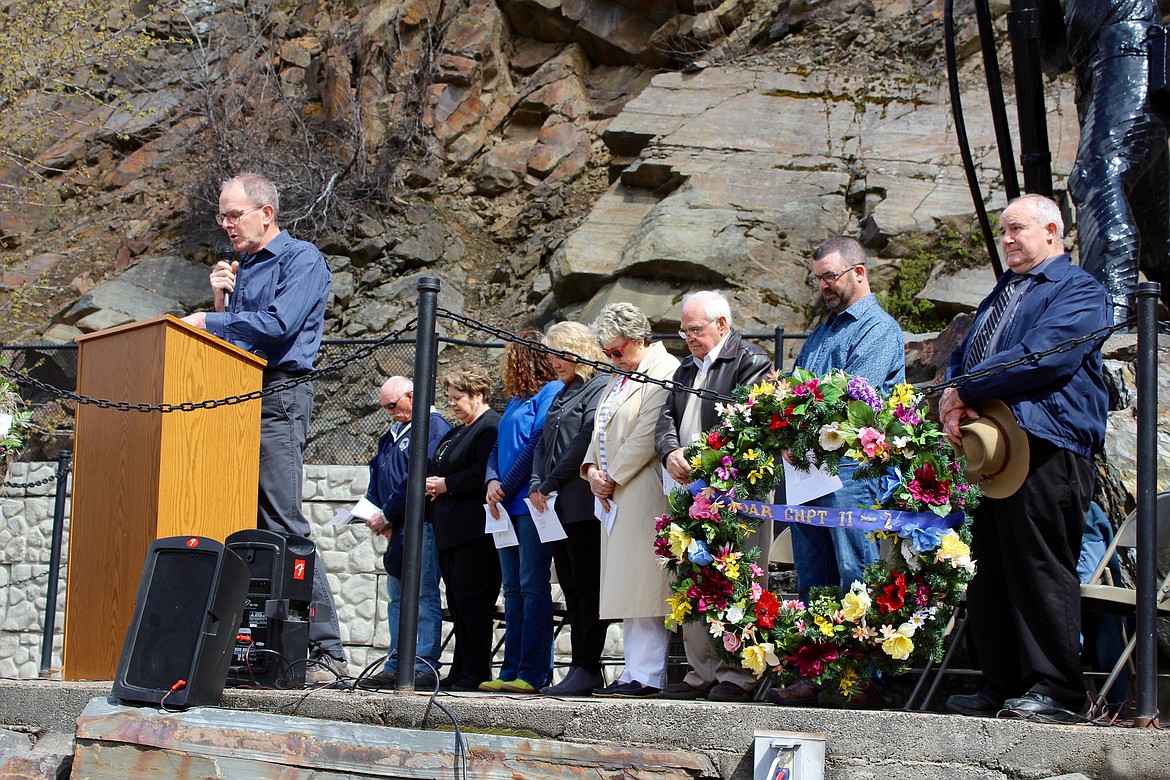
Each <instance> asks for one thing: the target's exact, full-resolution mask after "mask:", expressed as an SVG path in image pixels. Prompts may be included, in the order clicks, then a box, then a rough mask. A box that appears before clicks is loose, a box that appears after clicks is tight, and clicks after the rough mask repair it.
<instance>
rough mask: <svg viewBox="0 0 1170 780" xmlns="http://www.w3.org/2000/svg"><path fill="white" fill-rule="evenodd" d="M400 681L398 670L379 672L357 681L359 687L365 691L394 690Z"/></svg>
mask: <svg viewBox="0 0 1170 780" xmlns="http://www.w3.org/2000/svg"><path fill="white" fill-rule="evenodd" d="M397 681H398V672H378V673H377V674H372V675H370V676H369V677H362V678H361V679H359V680H358V681H357V687H359V688H361V689H362V690H364V691H392V690H394V684H395V683H396V682H397Z"/></svg>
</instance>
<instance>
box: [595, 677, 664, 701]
mask: <svg viewBox="0 0 1170 780" xmlns="http://www.w3.org/2000/svg"><path fill="white" fill-rule="evenodd" d="M593 695H594V696H597V697H600V698H602V699H657V698H658V689H657V688H655V687H653V686H650V685H643V684H642V683H640V682H637V681H636V680H635V681H634V682H628V683H624V682H614V683H611V684H609V685H607V686H606V687H604V688H595V689H594V690H593Z"/></svg>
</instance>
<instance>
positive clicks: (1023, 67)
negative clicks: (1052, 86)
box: [1008, 0, 1052, 198]
mask: <svg viewBox="0 0 1170 780" xmlns="http://www.w3.org/2000/svg"><path fill="white" fill-rule="evenodd" d="M1008 38H1009V39H1010V40H1011V44H1012V69H1013V71H1014V73H1015V81H1016V115H1017V117H1018V119H1019V123H1020V166H1021V167H1022V168H1023V171H1024V190H1025V191H1026V192H1034V193H1038V194H1040V195H1046V196H1048V197H1049V198H1051V197H1052V153H1051V152H1050V151H1049V147H1048V120H1047V118H1046V117H1045V115H1044V82H1043V80H1042V78H1041V77H1042V75H1043V70H1042V68H1041V64H1040V11H1039V9H1038V8H1037V7H1036V0H1012V10H1011V11H1009V12H1008Z"/></svg>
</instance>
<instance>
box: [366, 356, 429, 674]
mask: <svg viewBox="0 0 1170 780" xmlns="http://www.w3.org/2000/svg"><path fill="white" fill-rule="evenodd" d="M378 403H379V405H381V407H382V408H383V409H385V410H386V414H388V415H390V419H391V420H393V421H394V422H393V423H392V424H391V425H390V430H388V431H387V432H386V433H384V434H382V437H381V438H380V439H378V451H377V452H376V453H375V454H374V458H373V460H371V461H370V487H369V489H368V490H367V491H366V500H367V501H369V502H370V503H371V504H373V505H374V506H376V507H378V508H379V509H380V510H381V511H380V512H378V513H377V514H375V515H374V516H373V517H371V518H370V519H369V520H367V521H366V526H368V527H369V529H370V530H371V531H373V532H374V533H378V534H382V535H383V536H385V537H386V538H387V539H388V540H389V542H390V543H389V544H388V545H387V546H386V552H385V553H383V555H382V565H383V566H385V567H386V574H387V577H386V595H387V597H388V601H387V602H386V618H387V621H388V622H389V624H390V646H389V649H388V650H387V652H388V653H389V657H388V658H387V659H386V663H385V665H384V666H383V667H382V671H381V672H378V673H377V674H375V675H371V676H370V677H364V678H362V679H360V680H358V683H357V684H358V687H359V688H365V689H367V690H380V689H390V688H393V687H394V683H395V681H396V680H397V679H398V656H397V650H398V624H399V620H400V618H401V615H402V549H403V536H404V534H403V533H402V531H403V526H404V524H405V523H406V478H407V474H408V473H409V468H410V424H411V421H412V420H413V419H414V383H413V382H412V381H411V380H410V379H408V378H406V377H404V376H392V377H390V378H389V379H387V380H386V381H385V382H383V383H382V387H381V388H379V389H378ZM430 415H431V417H430V432H429V435H428V437H427V460H428V461H429V460H430V458H431V457H433V456H434V454H435V449H436V448H438V446H439V442H440V441H441V440H442V439H443V437H444V436H445V435H447V431H449V430H451V425H450V423H448V422H447V421H446V420H444V419H443V417H442V415H440V414H439V412H438V410H437V409H435V408H433V407H432V408H431V411H430ZM421 569H422V570H421V572H420V573H419V576H420V578H421V582H420V585H419V592H418V637H417V640H416V642H417V644H416V645H415V658H416V661H415V672H414V685H415V687H416V688H418V689H420V690H428V689H433V688H434V687H435V680H436V676H437V674H438V669H439V651H440V645H441V639H442V629H443V602H442V598H441V596H440V595H439V553H438V548H437V547H436V546H435V527H434V526H433V525H431V524H430V523H424V524H423V544H422V567H421ZM428 664H429V666H428Z"/></svg>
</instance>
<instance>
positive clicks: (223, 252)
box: [219, 244, 235, 311]
mask: <svg viewBox="0 0 1170 780" xmlns="http://www.w3.org/2000/svg"><path fill="white" fill-rule="evenodd" d="M234 256H235V250H234V249H232V245H231V244H224V245H223V246H221V247H220V248H219V259H220V260H222V261H223V262H225V263H227V264H228V265H229V266H230V265H231V264H232V258H233V257H234ZM230 303H231V294H230V293H226V292H225V293H224V294H223V310H224V311H227V310H228V306H229V305H230Z"/></svg>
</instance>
